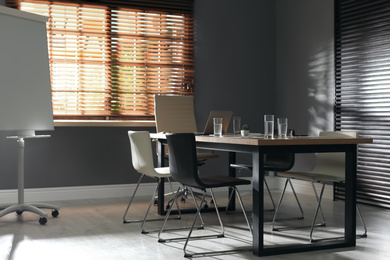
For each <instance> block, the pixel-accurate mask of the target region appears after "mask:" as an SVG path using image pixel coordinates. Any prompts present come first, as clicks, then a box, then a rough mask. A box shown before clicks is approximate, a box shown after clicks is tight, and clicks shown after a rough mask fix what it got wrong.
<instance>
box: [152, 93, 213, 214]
mask: <svg viewBox="0 0 390 260" xmlns="http://www.w3.org/2000/svg"><path fill="white" fill-rule="evenodd" d="M154 114H155V120H156V130H157V132H158V133H160V132H166V133H196V132H197V131H198V129H197V126H196V119H195V109H194V96H190V95H187V96H179V95H155V96H154ZM165 149H166V150H165V154H166V155H168V157H169V152H168V149H167V147H165ZM196 151H197V153H196V156H197V161H198V165H203V164H204V163H205V161H206V160H208V159H213V158H218V157H219V156H218V154H216V153H215V152H214V151H201V150H196ZM181 194H182V195H183V197H182V199H181V201H182V202H185V201H186V198H187V195H188V194H189V191H188V190H187V189H186V188H184V189H183V190H182V191H181ZM194 195H195V197H197V198H201V194H198V193H196V192H195V193H194ZM211 203H212V201H211ZM169 207H170V205H169V204H168V206H167V208H169ZM205 207H208V205H207V203H206V204H205Z"/></svg>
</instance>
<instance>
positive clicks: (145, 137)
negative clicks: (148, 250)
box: [123, 131, 181, 234]
mask: <svg viewBox="0 0 390 260" xmlns="http://www.w3.org/2000/svg"><path fill="white" fill-rule="evenodd" d="M128 135H129V140H130V147H131V159H132V164H133V167H134V169H135V170H136V171H137V172H139V173H141V176H140V178H139V180H138V183H137V186H136V188H135V190H134V192H133V195H132V196H131V199H130V201H129V204H128V205H127V208H126V211H125V214H124V215H123V223H135V222H142V226H141V230H142V233H143V234H146V233H149V232H151V230H149V231H146V230H144V225H145V222H146V221H157V220H163V219H162V218H160V219H149V220H147V216H148V214H149V211H150V207H151V206H152V204H153V202H154V200H155V197H156V193H157V190H158V187H159V186H160V185H161V179H163V178H165V179H167V180H168V181H169V184H170V186H171V191H172V192H173V187H172V184H171V182H170V177H171V174H170V172H169V167H161V168H154V163H153V152H152V142H151V139H150V134H149V132H147V131H129V132H128ZM144 176H148V177H151V178H155V179H157V185H156V189H155V190H154V193H153V195H152V199H151V200H150V203H149V207H148V209H147V211H146V214H145V216H144V218H143V220H129V219H126V216H127V213H128V211H129V209H130V206H131V203H132V202H133V199H134V196H135V194H136V193H137V190H138V187H139V185H140V183H141V181H142V179H143V177H144ZM180 218H181V215H180V209H179V215H178V217H177V219H180Z"/></svg>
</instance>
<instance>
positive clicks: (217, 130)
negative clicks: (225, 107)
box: [213, 117, 222, 136]
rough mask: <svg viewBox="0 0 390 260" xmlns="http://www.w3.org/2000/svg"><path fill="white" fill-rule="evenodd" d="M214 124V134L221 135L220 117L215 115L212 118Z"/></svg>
mask: <svg viewBox="0 0 390 260" xmlns="http://www.w3.org/2000/svg"><path fill="white" fill-rule="evenodd" d="M213 124H214V136H222V118H220V117H215V118H213Z"/></svg>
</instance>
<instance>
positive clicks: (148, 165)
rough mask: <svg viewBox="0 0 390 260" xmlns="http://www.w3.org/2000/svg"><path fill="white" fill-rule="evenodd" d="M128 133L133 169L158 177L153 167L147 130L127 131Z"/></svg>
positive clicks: (150, 143)
mask: <svg viewBox="0 0 390 260" xmlns="http://www.w3.org/2000/svg"><path fill="white" fill-rule="evenodd" d="M128 135H129V140H130V148H131V160H132V163H133V167H134V169H135V170H136V171H138V172H139V173H143V174H145V175H148V176H151V177H158V173H157V172H156V170H155V169H154V162H153V152H152V141H151V139H150V133H149V132H148V131H128Z"/></svg>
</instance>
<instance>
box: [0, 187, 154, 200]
mask: <svg viewBox="0 0 390 260" xmlns="http://www.w3.org/2000/svg"><path fill="white" fill-rule="evenodd" d="M141 185H142V186H140V187H139V188H138V191H137V195H139V196H143V195H148V196H149V195H150V194H152V193H153V191H154V190H155V188H156V184H155V183H144V184H141ZM135 187H136V184H119V185H100V186H73V187H57V188H39V189H25V190H24V201H25V202H27V203H28V202H36V201H45V202H46V201H60V200H78V199H93V198H95V199H100V198H115V197H130V196H131V195H132V192H133V191H134V189H135ZM17 196H18V191H17V190H0V204H3V203H4V204H7V203H16V202H17Z"/></svg>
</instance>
